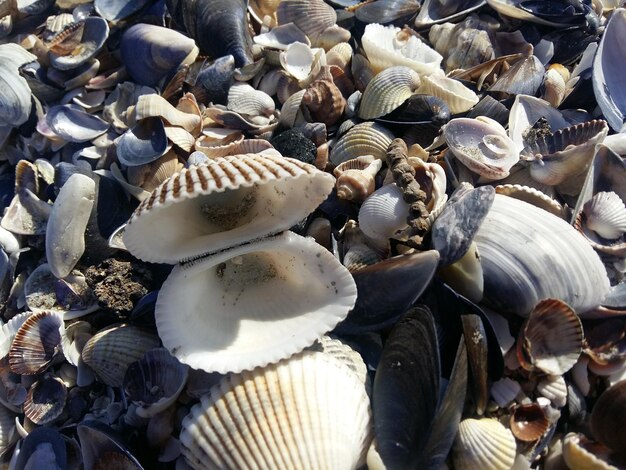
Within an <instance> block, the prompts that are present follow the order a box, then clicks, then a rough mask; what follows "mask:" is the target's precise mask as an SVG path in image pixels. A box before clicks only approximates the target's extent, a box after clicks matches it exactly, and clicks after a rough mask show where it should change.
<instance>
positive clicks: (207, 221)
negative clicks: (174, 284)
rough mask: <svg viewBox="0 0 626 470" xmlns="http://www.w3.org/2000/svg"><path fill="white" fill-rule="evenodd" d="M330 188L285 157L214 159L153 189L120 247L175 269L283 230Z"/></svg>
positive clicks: (329, 180)
mask: <svg viewBox="0 0 626 470" xmlns="http://www.w3.org/2000/svg"><path fill="white" fill-rule="evenodd" d="M333 185H334V178H333V177H332V176H331V175H328V174H326V173H322V172H321V171H319V170H317V169H316V168H315V167H313V166H311V165H307V164H305V163H302V162H300V161H298V160H294V159H290V158H284V157H279V156H275V155H262V154H259V155H253V154H248V155H238V156H229V157H223V158H222V157H220V158H216V159H214V160H211V161H210V162H209V163H208V164H207V165H206V166H197V167H192V168H188V169H184V170H183V171H181V172H180V173H179V174H178V175H175V176H173V177H172V178H170V179H169V180H168V181H166V182H164V183H163V184H161V185H160V186H159V187H158V188H157V189H155V190H154V192H153V193H152V195H151V197H150V198H148V199H147V200H145V201H144V202H143V203H142V204H141V205H140V206H139V207H138V208H137V210H136V211H135V213H134V214H133V216H132V217H131V219H130V222H129V224H128V225H127V226H126V231H125V233H124V244H125V245H126V246H127V247H128V249H129V251H130V252H131V253H133V255H135V256H137V257H138V258H141V259H146V260H148V259H149V260H152V261H158V262H169V263H176V262H178V261H180V260H183V259H189V258H193V257H197V256H198V255H201V254H204V253H206V252H208V251H218V250H221V249H223V248H226V247H229V246H233V245H236V244H238V243H242V242H247V241H249V240H251V239H255V238H259V237H262V236H264V235H268V234H270V233H277V232H279V231H281V230H284V229H287V228H289V227H290V226H292V225H293V224H295V223H296V222H298V221H300V220H301V219H302V218H303V217H305V216H306V215H307V214H309V213H310V212H312V211H313V210H314V209H315V208H316V207H317V206H318V205H319V204H320V203H321V202H322V201H323V200H324V199H325V198H326V196H327V194H328V193H329V192H330V191H331V190H332V188H333ZM303 187H304V188H308V190H306V191H305V192H304V193H303V192H302V188H303ZM296 194H297V195H298V196H297V197H294V195H296ZM164 221H167V222H164ZM164 223H165V226H164V225H163V224H164ZM166 226H167V227H169V228H168V229H167V230H164V229H165V227H166ZM155 230H156V232H155ZM150 233H158V237H151V236H150Z"/></svg>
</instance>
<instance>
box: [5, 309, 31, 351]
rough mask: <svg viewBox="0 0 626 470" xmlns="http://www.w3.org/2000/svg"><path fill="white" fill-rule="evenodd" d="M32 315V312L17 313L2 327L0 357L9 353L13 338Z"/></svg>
mask: <svg viewBox="0 0 626 470" xmlns="http://www.w3.org/2000/svg"><path fill="white" fill-rule="evenodd" d="M31 315H32V312H23V313H20V314H18V315H15V316H14V317H13V318H11V319H10V320H9V321H8V322H6V323H5V324H3V325H2V327H0V359H2V358H4V356H6V355H7V354H9V350H10V349H11V343H13V338H15V334H16V333H17V332H18V330H19V329H20V327H21V326H22V325H23V324H24V322H25V321H26V319H27V318H28V317H29V316H31Z"/></svg>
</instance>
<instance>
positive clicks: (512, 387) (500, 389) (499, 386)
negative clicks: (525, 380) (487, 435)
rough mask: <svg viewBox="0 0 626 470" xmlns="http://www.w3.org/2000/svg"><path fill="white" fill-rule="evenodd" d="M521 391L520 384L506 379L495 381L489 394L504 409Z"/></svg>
mask: <svg viewBox="0 0 626 470" xmlns="http://www.w3.org/2000/svg"><path fill="white" fill-rule="evenodd" d="M507 326H508V325H507ZM521 390H522V387H521V386H520V384H519V382H516V381H515V380H512V379H509V378H508V377H505V378H502V379H500V380H497V381H495V382H494V383H493V384H492V385H491V389H490V391H489V393H490V394H491V396H492V397H493V399H494V400H495V402H496V403H497V404H498V406H499V407H501V408H504V407H506V406H507V405H509V404H510V403H511V402H512V401H513V400H515V397H517V395H518V394H519V392H520V391H521Z"/></svg>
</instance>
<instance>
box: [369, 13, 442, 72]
mask: <svg viewBox="0 0 626 470" xmlns="http://www.w3.org/2000/svg"><path fill="white" fill-rule="evenodd" d="M362 42H363V49H365V53H366V54H367V58H368V59H369V61H370V64H371V65H372V68H373V69H374V70H375V71H377V72H379V71H381V70H384V69H386V68H388V67H393V66H394V65H404V66H406V67H410V68H411V69H413V70H415V71H416V72H417V73H419V74H424V75H428V74H431V73H433V72H435V71H437V70H439V66H440V65H441V61H442V60H443V57H442V56H441V55H440V54H439V53H438V52H437V51H435V50H433V49H431V48H430V47H428V46H427V45H426V44H424V42H422V41H420V40H419V39H418V38H417V36H414V35H413V34H410V33H408V32H406V31H404V30H401V29H400V28H397V27H394V26H382V25H380V24H376V23H371V24H368V25H367V26H365V32H364V33H363V37H362Z"/></svg>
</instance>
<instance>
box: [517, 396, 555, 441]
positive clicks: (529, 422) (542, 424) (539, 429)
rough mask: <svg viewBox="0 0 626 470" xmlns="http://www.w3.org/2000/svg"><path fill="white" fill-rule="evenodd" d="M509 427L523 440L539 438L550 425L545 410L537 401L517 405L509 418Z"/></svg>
mask: <svg viewBox="0 0 626 470" xmlns="http://www.w3.org/2000/svg"><path fill="white" fill-rule="evenodd" d="M509 427H510V429H511V432H512V433H513V435H514V436H515V438H516V439H518V440H520V441H523V442H533V441H536V440H538V439H539V438H540V437H541V436H543V435H544V433H545V432H546V431H547V430H548V428H549V427H550V422H549V420H548V417H547V416H546V414H545V412H544V411H543V409H542V408H541V406H539V405H538V404H537V403H528V404H523V405H519V406H516V407H515V408H514V410H513V413H512V414H511V416H510V419H509Z"/></svg>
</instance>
